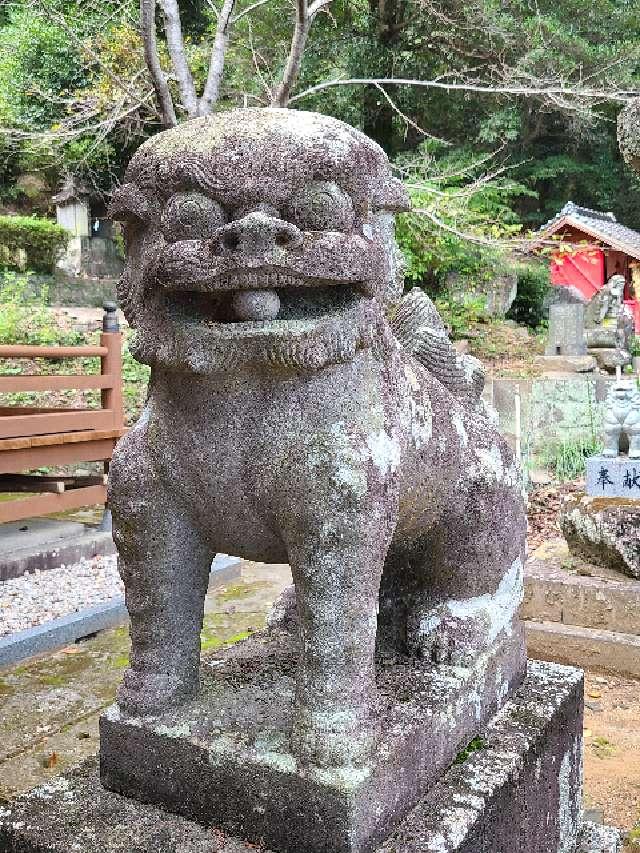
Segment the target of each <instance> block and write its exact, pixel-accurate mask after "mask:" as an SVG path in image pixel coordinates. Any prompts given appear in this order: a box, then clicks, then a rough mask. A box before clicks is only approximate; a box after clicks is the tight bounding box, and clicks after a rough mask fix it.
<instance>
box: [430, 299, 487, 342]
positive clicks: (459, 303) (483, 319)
mask: <svg viewBox="0 0 640 853" xmlns="http://www.w3.org/2000/svg"><path fill="white" fill-rule="evenodd" d="M435 304H436V308H437V309H438V312H439V314H440V316H441V317H442V319H443V320H444V323H445V325H446V327H447V330H448V332H449V335H450V337H451V338H453V340H459V339H461V338H465V337H466V336H467V335H468V333H469V329H470V328H471V327H472V326H476V325H477V324H478V323H487V322H489V316H488V315H487V306H486V300H485V298H484V297H483V296H470V297H467V298H466V299H457V298H453V297H452V296H451V295H450V296H438V297H436V300H435Z"/></svg>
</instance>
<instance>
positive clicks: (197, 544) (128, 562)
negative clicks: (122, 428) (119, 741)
mask: <svg viewBox="0 0 640 853" xmlns="http://www.w3.org/2000/svg"><path fill="white" fill-rule="evenodd" d="M109 492H110V497H111V499H112V507H113V533H114V539H115V542H116V545H117V547H118V554H119V560H118V568H119V570H120V574H121V576H122V579H123V581H124V584H125V600H126V605H127V609H128V611H129V616H130V619H131V626H130V633H131V660H130V665H129V669H128V670H127V671H126V672H125V675H124V680H123V682H122V684H121V685H120V687H119V689H118V704H119V705H120V707H121V708H122V709H123V710H125V711H127V712H129V713H133V714H154V713H157V712H158V711H161V710H162V709H163V708H166V707H170V706H173V705H177V704H180V703H181V702H183V701H186V700H187V699H189V698H191V697H192V696H193V695H195V693H196V692H197V689H198V683H199V663H200V630H201V627H202V618H203V609H204V598H205V595H206V591H207V584H208V578H209V567H210V565H211V559H212V548H211V547H210V546H208V545H207V544H206V542H205V541H204V540H203V537H202V536H201V535H200V534H199V532H198V531H197V530H196V528H195V526H194V524H193V523H192V521H191V520H190V517H189V514H188V513H187V511H186V510H185V508H184V507H182V506H179V505H178V504H177V503H176V499H175V496H173V495H171V494H169V493H168V492H167V491H166V490H165V489H164V487H163V486H162V484H161V483H160V482H159V481H158V479H157V478H156V477H154V476H153V471H152V465H151V462H150V459H149V458H148V453H147V448H146V440H145V431H144V428H143V427H140V426H138V427H136V428H134V429H133V430H132V431H131V432H130V433H129V434H128V435H127V436H126V437H125V439H124V440H123V442H121V444H120V445H119V446H118V448H117V452H116V454H115V456H114V461H113V463H112V467H111V472H110V484H109Z"/></svg>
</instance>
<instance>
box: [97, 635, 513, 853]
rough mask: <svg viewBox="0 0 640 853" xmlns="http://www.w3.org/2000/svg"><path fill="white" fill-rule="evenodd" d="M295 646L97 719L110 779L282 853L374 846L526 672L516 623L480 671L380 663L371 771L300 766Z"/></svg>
mask: <svg viewBox="0 0 640 853" xmlns="http://www.w3.org/2000/svg"><path fill="white" fill-rule="evenodd" d="M296 660H297V651H296V648H295V645H294V641H293V639H292V638H291V636H290V635H288V634H285V633H284V632H274V633H272V634H262V635H256V636H255V637H253V638H252V639H251V640H248V641H246V642H244V643H241V644H238V645H236V646H234V647H232V648H231V649H228V650H227V651H225V652H224V653H222V654H220V655H218V656H215V657H212V658H209V659H208V660H207V661H206V662H205V663H204V664H203V669H202V690H201V694H200V696H199V697H198V699H197V700H195V701H193V702H191V703H189V704H188V705H185V706H182V707H181V708H179V709H177V710H175V711H172V712H169V713H166V714H163V715H162V716H158V717H153V718H144V719H133V718H131V717H126V716H123V715H122V714H121V713H120V711H119V710H118V708H117V707H116V706H114V707H112V708H111V709H110V710H109V711H107V713H106V714H105V715H104V716H103V717H102V719H101V723H100V738H101V748H100V770H101V777H102V781H103V784H104V785H105V787H107V788H110V789H111V790H114V791H117V792H118V793H122V794H126V795H128V796H131V797H136V798H137V799H140V800H143V801H145V802H149V803H155V804H157V805H160V806H162V807H164V808H166V809H168V810H169V811H172V812H176V813H178V814H182V815H184V816H186V817H189V818H192V819H195V820H197V821H199V822H201V823H205V824H213V825H216V826H218V827H220V828H221V829H222V830H224V832H226V833H229V834H231V835H238V836H241V837H242V838H244V839H245V840H247V841H250V842H253V843H257V844H265V845H266V846H269V847H273V849H275V850H278V851H283V853H299V851H302V850H304V851H305V853H359V852H360V851H367V850H371V849H373V848H374V847H375V846H376V844H378V843H379V842H380V841H381V840H382V839H384V838H385V837H386V836H387V835H388V834H389V832H390V831H391V830H392V829H393V827H394V826H395V825H396V824H397V823H398V822H399V821H400V820H401V819H402V817H403V816H404V815H405V814H406V813H407V812H408V811H409V809H410V808H411V807H412V806H413V805H414V804H415V803H416V802H417V801H418V799H419V797H420V795H421V794H422V793H423V792H424V791H425V790H427V789H428V788H429V787H430V786H431V785H432V784H433V783H434V782H435V781H436V780H437V778H438V777H439V776H440V775H441V774H442V772H443V771H444V770H446V768H447V767H448V766H449V765H450V763H451V761H452V760H453V759H454V758H455V756H456V753H457V752H458V750H460V749H461V748H462V747H464V746H465V745H466V744H467V743H468V742H469V741H470V740H471V739H472V738H473V737H474V736H475V735H476V734H477V733H478V731H479V730H480V728H481V727H482V726H483V725H484V724H485V722H486V721H487V719H489V718H490V717H491V715H492V714H493V713H495V711H496V709H497V706H498V705H500V704H502V703H503V702H504V701H505V700H506V698H507V696H508V694H509V693H510V691H511V690H512V688H513V687H515V686H516V685H517V684H519V683H520V681H521V679H522V676H523V674H524V639H523V635H522V629H521V626H520V625H519V624H518V625H517V627H514V629H513V631H512V632H511V633H510V634H509V635H508V636H506V637H505V638H504V639H503V640H502V642H501V643H499V644H496V647H495V648H493V649H491V650H490V651H489V652H487V653H486V654H484V655H482V656H481V657H480V658H479V660H478V661H477V662H476V663H475V665H474V666H473V667H470V668H460V667H452V666H446V665H439V666H437V665H434V664H428V663H425V662H422V661H417V660H415V659H402V660H400V661H397V660H396V661H393V662H391V663H386V664H381V665H380V666H379V669H378V673H377V683H378V693H379V699H380V715H379V724H380V725H379V728H380V735H379V740H378V743H377V746H376V750H375V757H374V759H372V761H371V764H370V765H369V766H367V767H365V768H363V769H341V770H333V769H330V770H327V769H310V768H303V767H299V766H297V764H296V760H295V758H294V756H293V755H292V754H291V752H290V747H289V740H290V731H291V725H292V718H293V699H294V687H295V683H294V679H295V669H296Z"/></svg>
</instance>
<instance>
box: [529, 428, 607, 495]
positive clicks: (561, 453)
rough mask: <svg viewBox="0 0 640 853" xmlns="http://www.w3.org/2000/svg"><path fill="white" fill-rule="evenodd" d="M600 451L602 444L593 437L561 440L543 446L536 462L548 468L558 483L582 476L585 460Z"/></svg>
mask: <svg viewBox="0 0 640 853" xmlns="http://www.w3.org/2000/svg"><path fill="white" fill-rule="evenodd" d="M601 450H602V442H601V441H600V439H598V438H596V437H595V436H593V435H591V436H585V437H578V438H570V439H566V440H564V439H562V440H560V441H554V442H552V443H550V444H548V445H547V446H545V447H544V448H543V449H542V450H541V452H540V454H539V456H538V461H539V462H540V464H541V465H542V466H543V467H544V468H548V469H549V470H550V471H551V472H552V473H553V476H554V478H555V479H556V480H558V481H559V482H560V483H564V482H569V481H571V480H575V479H577V478H578V477H582V476H584V472H585V459H586V458H587V457H588V456H595V455H596V454H597V453H599V452H600V451H601Z"/></svg>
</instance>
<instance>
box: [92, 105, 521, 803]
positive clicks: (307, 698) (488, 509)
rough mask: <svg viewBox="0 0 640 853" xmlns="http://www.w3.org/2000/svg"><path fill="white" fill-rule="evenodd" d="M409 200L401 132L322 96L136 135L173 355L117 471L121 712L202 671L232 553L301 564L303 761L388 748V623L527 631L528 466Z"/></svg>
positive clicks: (165, 358)
mask: <svg viewBox="0 0 640 853" xmlns="http://www.w3.org/2000/svg"><path fill="white" fill-rule="evenodd" d="M406 206H407V197H406V193H405V191H404V189H403V187H402V185H401V184H400V182H398V181H397V180H396V179H394V178H393V177H392V176H391V173H390V169H389V164H388V161H387V158H386V156H385V154H384V152H383V151H382V150H381V149H380V148H379V147H378V146H377V145H376V144H375V143H373V142H372V141H371V140H369V139H368V138H367V137H365V136H364V135H363V134H361V133H359V132H358V131H356V130H354V129H353V128H350V127H348V126H347V125H345V124H343V123H341V122H339V121H336V120H335V119H332V118H330V117H327V116H322V115H318V114H313V113H305V112H301V111H296V110H273V109H265V110H230V111H225V112H222V113H217V114H215V115H213V116H209V117H206V118H202V119H196V120H194V121H190V122H186V123H184V124H182V125H180V126H179V127H177V128H174V129H171V130H169V131H166V132H165V133H160V134H157V135H156V136H154V137H153V138H152V139H149V140H147V142H145V143H144V144H143V145H142V146H141V147H140V148H139V149H138V151H137V152H136V154H135V155H134V157H133V159H132V161H131V163H130V165H129V168H128V170H127V174H126V182H125V184H124V185H123V186H122V187H120V188H119V189H118V191H117V193H116V194H115V197H114V200H113V213H114V215H115V216H117V217H118V218H120V219H122V220H124V223H125V233H126V242H127V250H128V257H127V265H126V269H125V272H124V274H123V277H122V280H121V282H120V286H119V295H120V301H121V304H122V307H123V309H124V311H125V314H126V315H127V318H128V319H129V321H130V322H131V324H132V325H133V326H135V328H136V345H135V354H136V357H138V358H139V359H140V360H142V361H144V362H147V363H149V364H150V365H151V367H152V374H151V381H150V386H149V387H150V392H149V401H148V406H147V408H146V410H145V412H144V414H143V416H142V418H141V420H140V421H139V422H138V424H137V425H136V426H135V427H134V428H133V429H132V430H130V432H129V433H128V434H127V436H126V437H125V438H124V439H123V440H122V442H121V443H120V444H119V446H118V448H117V450H116V453H115V454H114V459H113V464H112V467H111V472H110V478H109V479H110V483H109V486H110V504H111V506H112V508H113V517H114V539H115V540H116V543H117V545H118V549H119V553H120V557H121V572H122V576H123V578H124V581H125V586H126V596H127V606H128V609H129V612H130V616H131V636H132V643H133V648H132V656H131V666H130V669H129V670H128V671H127V673H126V674H125V677H124V681H123V684H122V686H121V688H120V691H119V694H118V702H119V705H120V708H121V711H122V713H123V714H129V715H131V716H133V717H135V716H137V715H140V714H145V713H156V712H158V711H159V710H161V709H162V708H166V707H171V706H176V705H179V704H181V703H184V702H188V701H189V700H190V699H192V697H193V696H194V694H195V693H196V692H197V689H198V671H199V630H200V623H201V620H202V601H203V597H204V591H205V587H206V570H207V567H208V564H209V562H210V560H211V556H212V554H213V553H214V552H215V551H222V552H226V553H233V554H239V555H241V556H244V557H248V558H251V559H256V560H260V561H267V562H269V561H271V562H289V563H290V564H291V566H292V572H293V578H294V581H295V585H296V596H297V610H298V614H299V626H300V627H299V630H300V633H301V635H302V637H303V643H302V645H301V652H300V657H299V661H298V668H297V678H296V686H295V703H294V717H293V721H292V723H293V724H292V729H291V749H292V752H293V754H295V755H296V758H297V759H298V762H299V766H300V767H301V768H303V767H304V768H306V767H316V768H325V769H326V768H329V769H330V768H342V769H345V768H347V769H350V770H355V771H357V772H368V771H369V769H370V767H371V762H372V761H373V750H374V748H375V743H376V731H377V729H378V727H379V721H378V715H377V705H378V700H379V697H378V694H377V691H376V685H375V668H374V650H375V646H376V644H377V645H378V647H379V648H380V649H384V650H386V651H387V653H389V654H396V653H400V654H407V653H408V654H412V655H415V656H417V657H420V656H423V657H425V658H427V659H431V660H434V661H436V662H450V663H453V664H456V665H464V666H471V667H472V666H473V665H474V661H477V660H480V659H481V658H482V656H483V655H484V654H486V652H487V650H490V649H491V648H492V647H493V646H494V644H495V643H496V642H500V641H501V640H503V639H505V638H507V637H508V636H509V632H510V631H511V630H512V626H513V624H514V616H515V613H516V611H517V608H518V605H519V602H520V598H521V593H522V562H523V551H524V534H525V527H526V523H525V515H524V508H523V504H522V499H521V495H520V486H519V482H520V477H519V472H518V469H517V466H516V464H515V462H514V459H513V456H512V454H511V452H510V450H509V449H508V447H507V445H506V444H505V442H504V441H503V439H502V438H501V437H500V435H499V434H498V432H497V430H496V429H495V427H494V426H493V424H492V423H491V421H490V419H489V418H487V417H485V416H484V415H483V412H482V409H481V407H480V406H479V401H478V397H479V392H480V390H481V384H482V382H481V379H482V377H481V374H479V370H478V363H477V361H476V360H474V359H470V358H468V357H465V356H456V354H455V351H453V348H452V347H451V344H450V343H449V342H448V340H447V339H446V335H442V334H441V330H442V321H441V320H440V318H439V317H438V315H437V312H436V311H435V309H434V307H433V305H432V303H431V302H430V301H429V300H428V299H427V297H426V296H424V295H423V296H420V294H418V293H416V294H413V295H412V296H411V297H410V298H409V301H408V302H401V301H400V295H401V292H402V275H401V268H400V263H399V252H398V248H397V246H396V244H395V240H394V236H393V230H394V222H393V214H394V212H395V211H398V210H402V209H405V208H406ZM409 309H410V310H409ZM409 314H411V316H412V319H413V322H408V319H409V318H408V315H409ZM394 315H395V316H394ZM452 352H453V357H451V353H452ZM518 634H519V632H517V631H516V636H517V635H518ZM503 698H504V697H503ZM434 701H437V697H435V696H434ZM146 760H147V758H146V756H145V755H144V754H141V755H139V756H138V757H137V762H138V764H137V765H136V764H135V763H133V762H132V764H131V768H130V770H131V773H132V774H135V772H136V767H137V768H138V769H140V768H141V767H144V763H145V761H146ZM265 807H266V808H267V809H268V808H271V807H272V803H271V802H269V803H267V804H266V806H265Z"/></svg>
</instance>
